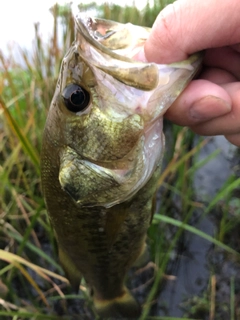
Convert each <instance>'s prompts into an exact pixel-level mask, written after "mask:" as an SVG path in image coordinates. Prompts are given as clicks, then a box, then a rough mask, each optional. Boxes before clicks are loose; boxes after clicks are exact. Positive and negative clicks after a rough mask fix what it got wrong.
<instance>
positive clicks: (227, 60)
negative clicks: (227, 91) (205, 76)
mask: <svg viewBox="0 0 240 320" xmlns="http://www.w3.org/2000/svg"><path fill="white" fill-rule="evenodd" d="M203 64H204V65H205V66H211V67H216V68H221V69H223V70H226V71H229V72H231V74H232V75H234V76H235V77H236V78H237V79H238V80H240V54H239V53H238V52H237V51H236V50H234V49H232V48H231V47H223V48H214V49H209V50H206V52H205V56H204V61H203Z"/></svg>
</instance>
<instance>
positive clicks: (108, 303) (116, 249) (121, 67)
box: [41, 16, 200, 318]
mask: <svg viewBox="0 0 240 320" xmlns="http://www.w3.org/2000/svg"><path fill="white" fill-rule="evenodd" d="M149 32H150V29H148V28H143V27H138V26H134V25H131V24H126V25H123V24H120V23H116V22H113V21H107V20H103V19H92V18H85V17H84V18H82V17H81V16H78V17H77V18H76V39H75V42H74V43H73V44H72V46H71V48H70V49H69V51H68V52H67V54H66V56H65V57H64V59H63V62H62V66H61V70H60V75H59V79H58V82H57V86H56V91H55V94H54V97H53V100H52V103H51V107H50V110H49V113H48V117H47V121H46V126H45V130H44V135H43V142H42V155H41V172H42V190H43V195H44V199H45V202H46V206H47V211H48V214H49V217H50V221H51V224H52V226H53V229H54V232H55V235H56V239H57V243H58V248H59V258H60V262H61V264H62V266H63V268H64V270H65V272H66V275H67V277H68V279H69V281H70V283H71V284H72V286H73V287H74V288H75V289H76V290H78V288H79V284H80V281H81V278H82V277H84V278H85V280H86V282H87V284H88V286H89V288H90V292H91V295H92V298H93V302H94V306H95V309H96V311H97V312H98V313H99V314H100V315H101V316H104V317H115V318H121V317H125V318H132V317H138V315H139V312H140V308H139V306H138V304H137V302H136V301H135V300H134V298H133V297H132V296H131V294H130V293H129V291H128V289H127V288H126V287H125V285H124V279H125V276H126V273H127V271H128V270H129V268H130V267H131V266H132V265H133V264H134V263H135V262H136V261H137V260H138V259H139V258H140V256H141V255H142V254H143V252H144V250H145V241H146V234H147V229H148V227H149V225H150V223H151V219H152V214H153V211H154V209H153V206H152V198H153V195H154V193H155V191H156V184H157V181H158V178H159V175H160V170H161V160H162V156H163V150H164V135H163V132H162V116H163V114H164V112H165V111H166V110H167V108H168V107H169V106H170V105H171V104H172V102H173V101H174V100H175V99H176V97H177V96H178V95H179V94H180V93H181V91H182V90H183V89H184V87H185V86H186V84H187V83H188V82H189V81H190V79H191V78H192V77H193V75H194V74H195V72H196V70H197V69H198V67H199V65H200V58H199V55H193V56H191V57H190V58H189V60H186V61H184V62H181V63H176V64H172V65H157V64H154V63H143V62H138V61H135V60H134V59H133V57H134V55H135V54H136V52H137V51H138V50H139V49H140V48H141V47H142V46H143V45H144V42H145V41H146V39H147V37H148V35H149Z"/></svg>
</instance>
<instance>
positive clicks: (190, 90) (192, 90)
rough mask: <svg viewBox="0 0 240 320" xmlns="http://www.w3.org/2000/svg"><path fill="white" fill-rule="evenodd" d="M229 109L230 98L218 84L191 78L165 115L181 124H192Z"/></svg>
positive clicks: (204, 120) (224, 112)
mask: <svg viewBox="0 0 240 320" xmlns="http://www.w3.org/2000/svg"><path fill="white" fill-rule="evenodd" d="M230 110H231V98H230V96H229V94H228V93H227V92H226V91H225V90H224V89H223V88H222V87H220V86H218V85H216V84H214V83H211V82H209V81H207V80H193V81H192V82H191V83H190V84H189V85H188V87H187V88H186V89H185V90H184V91H183V93H182V94H181V95H180V96H179V97H178V99H177V100H176V101H175V102H174V103H173V105H172V106H171V107H170V108H169V110H168V111H167V112H166V114H165V116H166V118H167V119H169V120H171V121H172V122H174V123H176V124H178V125H182V126H189V127H191V126H194V125H196V124H199V123H202V122H206V121H208V120H209V119H212V118H216V117H219V116H221V115H224V114H226V113H229V112H230Z"/></svg>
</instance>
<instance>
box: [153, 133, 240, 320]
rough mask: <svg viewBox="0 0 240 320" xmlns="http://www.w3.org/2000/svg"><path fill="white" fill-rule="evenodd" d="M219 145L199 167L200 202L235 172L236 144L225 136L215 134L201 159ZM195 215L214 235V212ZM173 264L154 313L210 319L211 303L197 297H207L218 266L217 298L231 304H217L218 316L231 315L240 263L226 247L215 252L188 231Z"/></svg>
mask: <svg viewBox="0 0 240 320" xmlns="http://www.w3.org/2000/svg"><path fill="white" fill-rule="evenodd" d="M216 149H218V150H219V154H218V155H217V156H216V157H214V159H213V160H211V161H209V162H208V163H207V164H205V165H204V166H203V167H202V168H200V169H198V170H197V172H196V174H195V177H194V182H193V185H194V193H195V196H196V200H198V201H200V202H205V203H209V202H210V201H211V199H213V197H214V196H215V195H216V193H217V192H218V190H219V189H220V188H221V187H222V186H223V184H224V183H225V181H226V180H227V178H228V177H229V176H230V175H231V174H233V159H234V157H235V154H236V147H234V146H233V145H231V144H230V143H228V142H227V141H226V139H225V138H224V137H222V136H217V137H213V138H211V140H210V141H209V142H208V143H207V144H206V145H205V146H204V147H203V148H202V149H201V151H200V153H199V155H198V158H197V161H201V160H203V159H206V158H207V157H208V156H209V155H210V154H212V153H213V152H214V151H215V150H216ZM195 217H196V219H195V221H193V222H192V225H193V226H195V227H196V228H198V229H199V230H202V231H204V232H205V233H207V234H208V235H211V236H214V233H215V232H216V230H217V224H218V223H217V221H216V219H215V218H214V217H212V216H211V213H210V214H209V215H208V216H207V217H204V218H202V213H201V210H199V211H198V212H195ZM171 264H172V267H170V268H169V270H168V273H170V274H171V275H174V276H175V280H167V281H165V285H164V286H163V288H162V290H161V293H160V294H159V295H158V299H157V303H156V305H155V306H154V307H153V309H152V311H151V314H152V315H155V316H156V315H161V316H172V317H183V316H193V317H194V316H196V318H198V319H199V318H200V319H209V305H206V309H204V308H205V307H204V306H202V308H199V301H200V300H198V298H197V297H199V299H201V298H202V297H203V295H204V293H205V292H206V290H207V288H208V286H209V279H210V276H211V272H213V273H215V270H217V272H216V274H217V277H216V279H217V286H218V288H219V290H217V294H216V302H217V303H219V304H221V303H223V304H224V303H226V301H227V305H228V307H227V308H223V310H221V308H218V306H216V314H215V316H216V318H214V319H222V320H223V319H230V314H229V300H230V299H229V297H230V276H234V277H235V279H237V278H236V277H237V275H238V274H239V266H238V265H237V264H236V263H233V262H232V261H230V260H227V259H226V258H225V255H224V253H223V252H222V251H221V252H215V249H214V247H213V246H212V244H211V243H210V242H208V241H207V240H204V239H203V238H201V237H199V236H196V235H194V234H192V233H189V232H184V234H183V236H182V239H181V245H180V246H179V248H178V253H177V255H176V258H175V259H173V261H172V262H171ZM239 283H240V282H239ZM202 301H203V300H202ZM239 302H240V301H239ZM196 307H197V308H199V310H198V311H197V312H195V311H194V312H193V311H191V310H194V309H196ZM217 308H218V309H219V310H218V309H217ZM227 309H228V310H227ZM224 310H225V311H224ZM224 312H225V313H224ZM192 313H194V314H192ZM236 319H240V318H236Z"/></svg>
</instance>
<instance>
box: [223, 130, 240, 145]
mask: <svg viewBox="0 0 240 320" xmlns="http://www.w3.org/2000/svg"><path fill="white" fill-rule="evenodd" d="M225 138H226V139H227V140H228V141H229V142H230V143H232V144H234V145H235V146H237V147H240V133H236V134H230V135H226V136H225Z"/></svg>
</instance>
